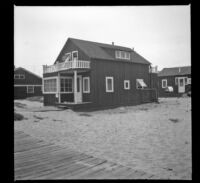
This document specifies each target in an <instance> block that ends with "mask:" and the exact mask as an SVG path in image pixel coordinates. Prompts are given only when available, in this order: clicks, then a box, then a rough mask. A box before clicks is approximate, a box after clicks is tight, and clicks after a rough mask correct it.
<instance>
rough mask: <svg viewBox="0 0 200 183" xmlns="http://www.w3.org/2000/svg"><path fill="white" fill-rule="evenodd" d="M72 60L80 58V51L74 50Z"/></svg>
mask: <svg viewBox="0 0 200 183" xmlns="http://www.w3.org/2000/svg"><path fill="white" fill-rule="evenodd" d="M72 60H78V51H73V52H72Z"/></svg>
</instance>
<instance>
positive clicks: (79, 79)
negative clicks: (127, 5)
mask: <svg viewBox="0 0 200 183" xmlns="http://www.w3.org/2000/svg"><path fill="white" fill-rule="evenodd" d="M76 99H77V102H78V103H81V102H82V76H77V94H76Z"/></svg>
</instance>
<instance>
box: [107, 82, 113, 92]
mask: <svg viewBox="0 0 200 183" xmlns="http://www.w3.org/2000/svg"><path fill="white" fill-rule="evenodd" d="M107 82H108V90H112V79H108V80H107Z"/></svg>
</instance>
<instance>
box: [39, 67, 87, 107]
mask: <svg viewBox="0 0 200 183" xmlns="http://www.w3.org/2000/svg"><path fill="white" fill-rule="evenodd" d="M43 93H44V94H45V104H47V105H48V104H50V105H51V104H53V105H57V106H60V107H66V108H73V107H74V106H75V105H84V104H88V103H90V71H89V70H86V69H73V70H62V71H59V72H57V73H56V75H54V76H52V77H44V78H43Z"/></svg>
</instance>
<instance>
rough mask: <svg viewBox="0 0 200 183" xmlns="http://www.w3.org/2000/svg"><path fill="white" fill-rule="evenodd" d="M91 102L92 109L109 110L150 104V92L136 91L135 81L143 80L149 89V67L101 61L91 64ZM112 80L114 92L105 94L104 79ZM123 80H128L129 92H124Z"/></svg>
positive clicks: (151, 96) (151, 95)
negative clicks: (145, 103)
mask: <svg viewBox="0 0 200 183" xmlns="http://www.w3.org/2000/svg"><path fill="white" fill-rule="evenodd" d="M91 67H92V68H91V70H92V71H91V83H92V87H91V99H92V100H91V101H92V103H93V104H92V106H93V107H103V108H109V107H111V106H121V105H137V104H140V103H144V102H151V101H152V100H154V99H155V98H153V96H154V95H153V94H152V91H149V90H139V89H136V79H143V80H144V82H145V83H146V84H147V86H148V87H150V80H149V65H147V64H134V63H127V62H126V63H125V62H124V63H123V62H117V63H113V61H107V60H106V61H103V60H101V61H100V60H96V59H95V60H92V62H91ZM106 76H111V77H113V78H114V92H113V93H107V92H106V88H105V87H106V84H105V78H106ZM124 80H130V90H124Z"/></svg>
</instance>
